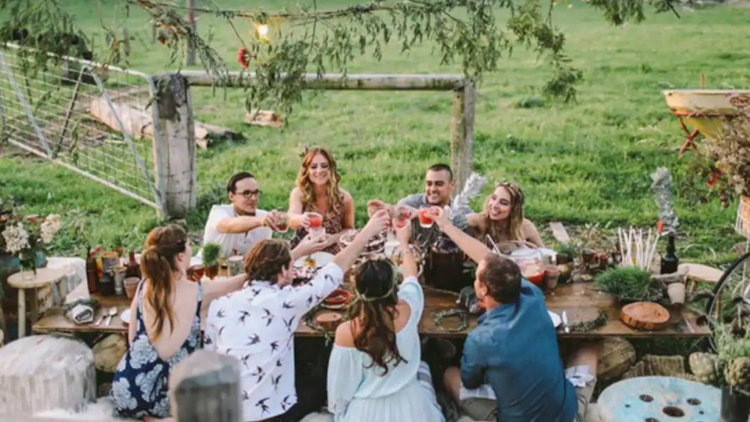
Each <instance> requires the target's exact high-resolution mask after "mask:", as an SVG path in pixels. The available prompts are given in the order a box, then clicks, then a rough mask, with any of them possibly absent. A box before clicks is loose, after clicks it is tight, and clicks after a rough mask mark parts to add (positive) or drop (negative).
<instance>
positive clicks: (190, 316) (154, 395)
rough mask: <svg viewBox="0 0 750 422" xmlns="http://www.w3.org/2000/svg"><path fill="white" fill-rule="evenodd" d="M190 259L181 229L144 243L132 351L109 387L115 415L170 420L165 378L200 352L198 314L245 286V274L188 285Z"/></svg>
mask: <svg viewBox="0 0 750 422" xmlns="http://www.w3.org/2000/svg"><path fill="white" fill-rule="evenodd" d="M191 255H192V250H191V248H190V244H189V243H188V240H187V234H186V233H185V231H184V230H183V229H182V228H181V227H179V226H176V225H171V226H166V227H159V228H156V229H154V230H152V231H151V233H149V235H148V238H147V239H146V249H145V250H144V252H143V255H142V256H141V270H142V272H143V274H144V279H143V280H142V281H141V284H140V285H139V286H138V293H137V295H136V297H135V298H134V299H133V302H132V304H131V306H130V311H131V313H130V315H131V316H130V327H129V328H130V330H129V339H130V349H129V350H128V352H127V353H125V356H123V358H122V360H121V361H120V365H119V366H118V367H117V372H116V373H115V376H114V380H113V382H112V399H113V400H114V402H115V411H116V413H118V414H119V415H121V416H127V417H131V418H144V419H146V420H148V419H151V418H166V417H169V415H170V409H169V395H168V393H167V389H168V386H169V375H170V373H171V372H172V369H173V368H174V367H175V365H177V364H178V363H180V362H182V360H183V359H185V358H186V357H187V356H188V355H189V354H190V353H192V352H193V351H195V349H196V348H198V346H199V341H200V329H201V328H200V321H201V313H202V312H203V311H205V310H206V309H208V306H209V305H210V304H211V301H212V300H213V299H215V298H217V297H220V296H223V295H225V294H227V293H229V292H232V291H235V290H238V289H239V288H240V287H242V284H244V281H245V276H244V275H240V276H236V277H232V278H230V279H226V280H217V281H214V282H212V283H208V284H207V285H206V286H205V287H204V286H203V285H202V284H201V283H193V282H191V281H190V280H188V279H187V277H186V273H187V269H188V268H189V267H190V257H191Z"/></svg>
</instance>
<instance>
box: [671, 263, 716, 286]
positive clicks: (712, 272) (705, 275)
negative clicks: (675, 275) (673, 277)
mask: <svg viewBox="0 0 750 422" xmlns="http://www.w3.org/2000/svg"><path fill="white" fill-rule="evenodd" d="M684 267H687V268H688V270H687V291H688V292H690V293H693V292H694V291H695V288H696V286H697V284H698V283H710V284H716V283H718V282H719V279H720V278H721V276H722V274H724V271H722V270H720V269H718V268H714V267H709V266H708V265H701V264H690V263H685V264H680V267H679V269H678V272H679V270H681V269H682V268H684Z"/></svg>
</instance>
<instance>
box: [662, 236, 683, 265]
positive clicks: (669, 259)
mask: <svg viewBox="0 0 750 422" xmlns="http://www.w3.org/2000/svg"><path fill="white" fill-rule="evenodd" d="M679 266H680V259H679V258H678V257H677V255H676V254H675V246H674V234H670V235H669V237H668V243H667V253H666V254H664V256H662V258H661V273H662V274H672V273H676V272H677V267H679Z"/></svg>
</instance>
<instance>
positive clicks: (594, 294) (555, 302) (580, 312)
mask: <svg viewBox="0 0 750 422" xmlns="http://www.w3.org/2000/svg"><path fill="white" fill-rule="evenodd" d="M92 297H93V298H95V299H98V300H99V301H100V303H101V304H102V307H101V308H100V309H99V310H98V312H97V316H96V317H95V318H94V320H95V321H96V320H97V319H98V317H99V316H100V315H102V314H103V312H104V310H106V309H108V308H109V307H111V306H116V307H117V309H118V316H116V317H115V318H113V319H112V323H111V324H110V325H109V326H105V325H104V323H102V324H101V325H99V326H95V325H94V324H93V323H92V324H83V325H76V324H75V323H73V322H71V321H70V320H68V319H67V318H65V316H63V315H62V311H61V310H60V309H52V310H50V311H49V312H48V313H47V314H46V315H45V316H44V317H43V318H42V319H40V320H39V321H38V322H37V323H36V324H34V326H33V330H34V332H37V333H50V332H69V333H91V332H103V333H127V329H128V326H127V325H126V324H123V323H122V322H121V321H120V318H119V314H121V313H122V311H124V310H125V309H127V308H128V307H129V306H130V300H128V299H126V298H125V297H102V296H100V295H97V294H94V295H92ZM455 300H456V296H454V295H451V294H449V293H443V292H438V291H435V290H432V289H430V288H425V310H424V313H423V314H422V320H421V322H420V324H419V333H420V334H423V335H429V336H437V337H453V338H461V337H465V336H466V335H467V334H468V333H469V332H470V331H471V330H473V329H474V327H476V325H477V317H476V316H471V317H470V318H469V328H468V329H466V330H463V331H459V332H447V331H445V329H443V328H442V327H438V326H436V325H435V321H434V313H435V312H437V311H442V310H448V309H454V308H456V306H457V305H456V303H455ZM546 300H547V308H548V309H549V310H550V311H552V312H555V313H557V314H558V315H562V312H563V311H565V312H566V313H567V316H568V324H570V325H573V324H575V323H577V322H580V321H581V320H582V319H583V320H590V319H592V316H596V315H597V314H598V313H599V312H600V311H603V312H605V313H606V314H607V317H608V318H607V323H606V324H605V325H604V326H602V327H600V328H598V329H596V330H593V331H586V332H569V333H566V332H564V330H563V329H562V327H559V328H558V336H559V337H560V338H589V339H591V338H605V337H640V338H649V337H651V338H653V337H673V338H697V337H706V336H709V335H710V334H711V331H710V330H709V328H708V326H706V325H699V324H698V321H697V317H698V316H697V315H696V314H695V313H694V312H692V311H690V310H687V309H679V308H675V307H672V308H670V309H669V311H670V313H671V318H670V321H669V324H668V326H667V327H666V328H664V329H661V330H658V331H641V330H636V329H632V328H630V327H628V326H627V325H625V324H623V323H622V322H621V321H620V309H621V306H620V304H619V303H618V301H617V300H616V299H615V298H614V297H612V296H610V295H608V294H605V293H601V292H598V291H596V290H595V289H594V285H593V284H592V283H578V284H565V285H559V286H558V287H557V288H556V289H554V290H553V291H551V292H548V293H547V295H546ZM342 312H343V311H342ZM442 325H443V327H446V328H455V327H456V326H458V318H453V317H450V318H446V319H445V320H444V321H443V324H442ZM296 335H298V336H301V337H316V336H323V333H321V332H319V331H316V330H313V329H312V328H310V327H308V326H307V325H305V324H300V325H299V327H298V328H297V331H296Z"/></svg>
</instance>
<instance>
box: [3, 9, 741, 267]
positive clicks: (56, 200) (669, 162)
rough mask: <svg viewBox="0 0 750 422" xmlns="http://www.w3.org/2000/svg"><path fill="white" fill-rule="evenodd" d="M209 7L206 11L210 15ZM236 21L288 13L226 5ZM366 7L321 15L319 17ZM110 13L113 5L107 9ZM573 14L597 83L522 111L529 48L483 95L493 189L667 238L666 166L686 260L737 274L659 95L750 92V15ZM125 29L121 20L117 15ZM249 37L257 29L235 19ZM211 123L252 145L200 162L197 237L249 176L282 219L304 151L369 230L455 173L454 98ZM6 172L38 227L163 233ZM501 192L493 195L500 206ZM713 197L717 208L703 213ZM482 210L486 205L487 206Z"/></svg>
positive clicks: (239, 105)
mask: <svg viewBox="0 0 750 422" xmlns="http://www.w3.org/2000/svg"><path fill="white" fill-rule="evenodd" d="M200 1H201V0H199V2H200ZM218 2H219V3H220V4H221V5H222V6H226V7H234V8H241V7H252V6H254V5H265V6H268V9H269V10H270V9H272V7H271V5H276V6H274V7H281V6H283V4H285V3H287V2H273V1H268V0H266V1H261V2H253V3H252V4H251V3H248V2H244V1H239V0H221V1H218ZM66 3H67V4H68V6H67V7H69V8H70V10H71V11H72V12H74V14H75V16H76V17H77V19H78V21H79V22H80V24H81V25H82V26H83V27H84V28H86V30H87V31H88V33H90V34H91V36H92V38H93V39H94V40H95V41H96V44H97V45H99V46H101V45H103V43H104V38H103V31H102V30H101V23H100V17H99V14H100V13H101V15H102V17H103V18H102V20H103V22H104V23H105V24H107V25H112V24H114V23H115V22H118V21H117V20H115V17H114V16H113V10H112V9H111V8H110V7H108V6H105V7H103V8H102V9H101V11H99V10H97V9H96V7H92V6H91V5H92V4H96V2H89V1H80V0H76V1H74V0H70V1H68V2H66ZM349 3H355V0H320V1H318V4H319V6H320V7H326V6H328V7H331V6H334V5H342V4H349ZM105 4H110V5H111V4H112V1H108V2H105ZM573 4H574V7H572V8H570V9H568V8H564V7H561V8H560V9H559V10H557V11H556V12H557V13H556V14H555V19H556V22H557V25H558V26H559V27H560V28H561V29H562V30H563V31H564V32H565V33H566V35H567V40H568V47H567V52H568V54H569V55H570V57H571V58H572V59H573V61H574V63H575V65H576V66H577V67H578V68H580V69H582V70H583V72H584V81H583V83H582V84H581V85H580V86H579V97H578V102H577V103H576V104H563V103H560V102H555V101H547V102H546V103H544V104H543V105H542V106H541V107H534V108H524V107H523V106H522V104H523V103H524V102H525V100H528V99H530V98H533V97H538V96H539V92H540V87H541V86H542V85H543V84H544V83H545V82H546V80H547V78H548V77H549V76H550V70H549V69H548V68H547V67H546V65H545V64H544V63H543V61H540V60H538V59H537V57H536V55H535V54H534V53H531V52H527V51H524V50H523V49H522V48H520V47H519V48H516V50H515V52H514V55H513V56H512V57H510V58H506V59H505V60H504V61H503V62H502V64H501V68H500V70H499V71H498V72H496V73H494V74H490V75H487V76H486V78H485V79H484V81H483V82H482V83H481V85H480V86H479V90H478V92H479V94H478V95H479V98H478V103H477V110H476V125H475V138H474V139H475V146H474V148H475V149H474V154H475V157H474V162H475V168H476V170H477V171H479V172H480V173H482V174H484V175H486V176H488V177H489V179H490V180H493V181H495V180H500V179H506V178H508V179H513V180H515V181H517V182H519V183H520V184H521V185H522V187H523V188H524V191H525V193H526V197H527V207H526V213H527V216H528V217H529V218H531V219H532V220H533V221H535V222H536V223H537V225H538V226H546V223H547V222H549V221H554V220H560V221H563V222H565V223H566V225H568V226H583V225H585V224H599V225H602V226H603V225H606V224H608V223H609V224H610V226H611V227H616V226H617V225H629V224H633V225H639V226H643V227H649V226H654V225H655V223H656V219H657V216H656V206H655V204H654V199H653V195H652V193H651V191H650V188H649V187H650V178H649V174H650V173H651V172H653V171H654V170H655V169H656V168H657V167H658V166H667V167H668V168H669V169H670V170H671V171H672V174H673V177H674V180H675V184H676V188H677V191H676V195H677V213H678V215H679V217H680V220H681V223H682V226H681V229H682V231H683V233H684V234H685V239H684V240H681V241H680V243H679V247H680V251H679V253H680V254H681V256H683V257H691V258H692V259H695V260H698V261H703V262H723V261H726V260H728V259H731V256H732V254H733V252H732V250H731V247H732V245H733V244H734V243H736V242H738V241H741V238H739V237H737V236H735V235H734V234H733V233H734V231H733V225H734V216H735V210H736V202H733V203H732V205H731V206H730V207H729V208H727V209H724V208H722V207H721V205H720V203H719V201H718V200H717V199H716V198H715V197H713V196H712V195H711V194H710V192H709V190H708V188H707V187H706V185H705V181H703V180H692V179H691V178H690V177H689V175H690V173H691V171H692V166H691V159H692V156H691V155H690V153H688V154H687V155H686V156H685V157H683V158H682V159H681V160H678V157H677V150H678V148H679V147H680V145H681V144H682V142H683V140H684V136H683V135H682V133H681V130H680V128H679V125H678V123H677V120H676V118H675V117H673V116H672V115H670V114H669V113H668V109H667V107H666V103H665V101H664V97H663V95H662V93H661V91H662V90H663V89H665V88H695V87H698V86H699V82H700V75H701V74H705V78H706V88H724V89H726V88H748V86H750V83H749V82H750V81H749V79H750V53H748V45H750V32H748V30H747V22H748V21H749V20H750V9H733V8H713V9H705V10H696V11H693V12H687V11H681V15H682V18H681V19H678V18H676V17H675V16H674V15H672V14H661V15H655V14H653V13H650V14H649V15H648V16H647V21H646V22H645V23H642V24H627V25H626V26H624V27H621V28H614V27H611V26H610V25H608V24H606V23H605V22H604V19H603V18H602V17H601V16H600V15H599V14H598V12H597V11H596V10H593V9H591V8H590V7H588V6H586V5H585V4H583V3H579V2H574V3H573ZM117 19H123V16H122V15H121V14H120V15H118V16H117ZM235 23H236V25H237V27H238V29H239V30H240V33H244V34H249V31H250V28H251V27H250V24H249V22H246V21H241V20H237V21H236V22H235ZM126 24H127V26H128V27H129V29H130V33H131V35H133V36H135V37H136V38H137V39H136V40H135V41H133V42H132V53H131V56H130V59H129V65H130V66H131V67H132V68H135V69H138V70H142V71H145V72H153V73H156V72H161V71H164V70H165V69H167V68H171V69H176V67H177V66H175V65H172V66H171V67H170V65H169V63H168V61H167V57H168V52H167V50H166V48H165V47H162V46H161V45H159V44H152V43H151V31H150V28H149V27H148V25H147V22H146V19H145V16H144V15H143V14H141V13H139V11H136V10H131V14H130V17H129V18H127V20H126ZM199 26H200V28H201V30H202V31H206V32H208V31H209V30H211V31H212V33H213V34H214V42H213V45H215V46H217V49H218V51H220V52H221V53H222V54H223V55H224V57H225V58H226V59H227V61H228V63H229V66H230V68H231V69H236V70H239V65H237V64H236V62H235V61H234V57H235V55H236V51H237V48H238V47H239V44H238V42H237V41H236V40H235V39H234V35H233V33H232V31H231V29H230V28H229V27H228V26H227V25H226V24H224V23H222V22H221V21H219V20H216V19H211V18H209V17H202V18H201V19H200V21H199ZM458 70H459V69H458V67H457V66H449V67H446V66H440V65H439V58H438V57H437V56H433V55H431V46H429V45H425V46H422V47H421V48H419V49H415V50H412V51H411V52H409V53H408V54H400V53H399V50H398V46H393V45H392V46H390V47H388V48H387V49H386V51H385V54H384V58H383V60H382V61H379V62H378V61H376V60H374V59H372V58H370V57H362V58H361V59H359V60H357V61H356V63H355V64H354V65H353V66H352V67H351V69H350V73H357V72H359V73H421V74H426V73H454V72H457V71H458ZM193 100H194V104H195V107H196V117H197V119H198V120H200V121H203V122H207V123H213V124H218V125H223V126H227V127H230V128H232V129H235V130H241V131H242V132H244V134H245V135H246V138H247V140H246V141H242V142H231V141H227V142H222V143H218V144H215V145H213V146H212V147H211V148H210V149H208V150H201V151H199V153H198V168H199V174H198V182H199V192H198V193H199V207H198V209H197V210H196V211H195V212H193V213H192V214H191V215H190V216H189V218H188V224H189V226H190V228H191V230H194V231H198V230H202V226H203V223H204V221H205V218H206V216H207V211H208V209H209V208H210V205H211V204H212V203H214V202H216V201H218V200H220V199H221V198H223V196H224V193H223V188H222V187H223V185H224V183H225V182H226V180H227V179H228V177H229V176H230V175H231V174H232V173H234V172H236V171H240V170H249V171H252V172H253V173H255V174H256V175H257V177H258V178H259V180H260V183H261V186H262V189H263V191H264V197H263V198H262V206H263V207H264V208H269V209H270V208H285V207H286V205H287V198H288V195H289V192H290V191H291V189H292V188H293V186H294V179H295V176H296V172H297V168H298V165H299V156H298V153H299V151H300V150H301V148H302V146H303V145H304V144H310V145H323V146H326V147H328V148H330V149H332V150H333V152H334V154H335V156H336V158H337V160H338V161H339V165H340V168H341V170H342V173H343V186H344V187H345V188H346V189H348V190H350V191H351V192H352V194H353V196H354V198H355V202H356V207H357V221H358V223H360V224H361V223H362V222H363V221H364V219H365V218H366V215H365V211H364V206H365V203H366V201H367V200H368V199H371V198H376V197H378V198H382V199H385V200H391V201H392V200H396V199H397V198H399V197H402V196H404V195H406V194H408V193H412V192H415V191H420V190H421V189H422V177H423V173H424V170H425V169H426V167H427V166H429V165H430V164H432V163H434V162H441V161H444V162H447V161H449V154H450V152H449V123H450V107H451V95H450V93H394V92H382V93H381V92H377V93H360V92H323V93H318V94H317V95H309V96H307V97H306V98H305V100H304V102H303V103H302V104H299V105H298V106H297V108H296V112H295V114H294V115H293V116H291V120H290V121H289V122H288V123H289V124H288V126H287V127H286V128H285V129H284V130H274V129H269V128H256V127H252V128H250V127H247V126H245V125H244V124H243V123H242V119H243V116H244V113H245V110H244V108H243V92H242V91H240V90H230V91H223V90H217V91H215V92H214V91H212V90H210V89H195V90H194V91H193ZM2 148H3V155H2V158H0V189H1V191H2V196H3V197H6V196H13V197H15V198H17V199H18V200H20V201H22V202H23V203H24V204H25V205H26V206H27V207H28V209H29V210H30V211H31V212H34V213H52V212H54V213H62V214H63V215H64V216H65V215H73V214H75V215H80V216H83V218H85V221H86V223H87V224H86V227H87V231H88V236H89V238H90V240H91V241H92V242H94V243H96V244H102V245H104V246H105V247H112V246H115V245H117V244H122V243H124V244H125V245H126V246H130V247H134V246H136V245H139V244H141V242H142V241H143V238H144V234H145V233H146V232H147V231H148V229H150V228H151V227H153V226H154V225H155V224H158V220H157V218H156V216H155V213H154V211H153V210H152V209H150V208H148V207H146V206H142V205H140V204H139V203H138V202H136V201H134V200H131V199H129V198H127V197H125V196H122V195H120V194H118V193H116V192H114V191H112V190H109V189H107V188H105V187H103V186H100V185H98V184H97V183H95V182H92V181H89V180H86V179H84V178H81V177H79V176H78V175H76V174H74V173H72V172H69V171H67V170H65V169H63V168H61V167H57V166H54V165H52V164H49V163H46V162H44V161H42V160H38V159H35V158H29V157H26V156H23V155H21V154H14V153H12V151H10V147H7V146H4V147H2ZM489 190H490V188H489V186H488V187H486V188H485V191H487V192H488V191H489ZM706 197H709V198H713V199H712V200H711V201H709V202H708V203H704V202H705V200H704V198H706ZM477 206H479V204H478V203H477ZM72 236H73V235H72V234H65V235H63V236H60V237H59V239H58V240H57V244H56V250H53V253H59V254H62V253H71V249H72V248H73V246H74V245H75V244H77V242H78V240H77V239H74V238H72Z"/></svg>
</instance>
